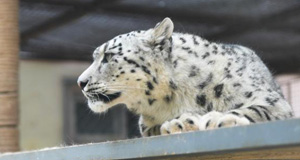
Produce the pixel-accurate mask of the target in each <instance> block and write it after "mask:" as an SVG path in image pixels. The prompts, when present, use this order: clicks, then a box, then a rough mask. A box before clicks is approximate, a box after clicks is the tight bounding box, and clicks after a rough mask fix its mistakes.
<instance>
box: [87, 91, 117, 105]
mask: <svg viewBox="0 0 300 160" xmlns="http://www.w3.org/2000/svg"><path fill="white" fill-rule="evenodd" d="M120 96H121V92H116V93H112V94H102V93H96V94H92V95H90V96H88V97H89V98H90V99H91V101H92V102H96V101H102V102H104V103H109V102H111V101H113V100H115V99H117V98H119V97H120Z"/></svg>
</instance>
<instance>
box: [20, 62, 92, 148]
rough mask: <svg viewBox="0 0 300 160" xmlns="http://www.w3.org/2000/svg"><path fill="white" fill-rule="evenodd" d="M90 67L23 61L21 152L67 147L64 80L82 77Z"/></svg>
mask: <svg viewBox="0 0 300 160" xmlns="http://www.w3.org/2000/svg"><path fill="white" fill-rule="evenodd" d="M87 67H88V63H79V62H47V61H25V60H23V61H21V63H20V146H21V150H31V149H39V148H44V147H53V146H58V145H61V144H62V143H63V107H64V106H63V93H62V92H63V89H62V84H63V79H64V78H67V77H71V78H72V77H74V78H76V77H78V75H80V74H81V72H82V71H83V70H84V69H85V68H87Z"/></svg>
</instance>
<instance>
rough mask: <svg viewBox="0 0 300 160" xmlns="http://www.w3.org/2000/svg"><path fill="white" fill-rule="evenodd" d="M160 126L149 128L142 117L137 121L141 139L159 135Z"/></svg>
mask: <svg viewBox="0 0 300 160" xmlns="http://www.w3.org/2000/svg"><path fill="white" fill-rule="evenodd" d="M160 126H161V125H152V126H151V127H149V126H147V125H146V124H145V122H144V120H143V117H142V116H141V117H140V119H139V129H140V133H141V135H142V136H143V137H150V136H157V135H160Z"/></svg>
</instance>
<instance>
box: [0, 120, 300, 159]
mask: <svg viewBox="0 0 300 160" xmlns="http://www.w3.org/2000/svg"><path fill="white" fill-rule="evenodd" d="M237 153H238V154H237ZM243 156H245V157H247V158H249V157H250V158H252V159H253V158H254V159H257V158H259V159H264V158H267V159H278V158H280V157H281V158H283V159H300V119H290V120H284V121H275V122H268V123H260V124H254V125H248V126H240V127H232V128H222V129H216V130H208V131H199V132H190V133H183V134H175V135H169V136H157V137H150V138H137V139H130V140H122V141H113V142H104V143H97V144H86V145H78V146H69V147H62V148H53V149H44V150H40V151H30V152H20V153H6V154H3V155H0V160H36V159H38V160H98V159H129V158H164V159H165V158H166V159H169V158H170V159H171V158H172V159H173V158H175V159H176V158H179V159H180V158H182V157H184V158H185V159H189V158H191V159H193V158H195V157H196V158H205V157H206V158H207V157H210V158H211V159H214V158H216V157H219V158H223V159H226V158H228V159H243ZM245 157H244V158H245Z"/></svg>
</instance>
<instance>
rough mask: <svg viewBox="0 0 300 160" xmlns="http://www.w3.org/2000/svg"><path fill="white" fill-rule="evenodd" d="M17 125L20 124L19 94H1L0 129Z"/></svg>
mask: <svg viewBox="0 0 300 160" xmlns="http://www.w3.org/2000/svg"><path fill="white" fill-rule="evenodd" d="M16 124H18V96H17V93H9V94H0V127H1V126H10V125H16ZM0 135H1V134H0Z"/></svg>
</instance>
